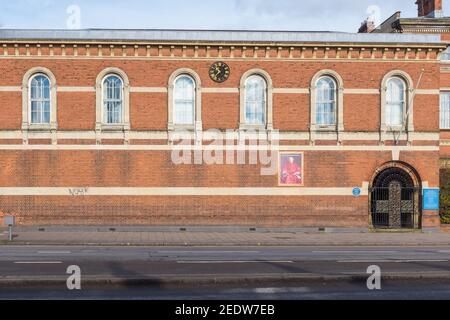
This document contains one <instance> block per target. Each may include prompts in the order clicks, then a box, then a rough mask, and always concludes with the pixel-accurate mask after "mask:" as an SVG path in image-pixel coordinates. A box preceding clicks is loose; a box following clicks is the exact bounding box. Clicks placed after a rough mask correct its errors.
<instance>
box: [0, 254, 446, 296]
mask: <svg viewBox="0 0 450 320" xmlns="http://www.w3.org/2000/svg"><path fill="white" fill-rule="evenodd" d="M71 265H77V266H79V267H80V269H81V273H82V278H81V279H82V290H81V291H69V290H67V287H66V283H65V279H67V277H68V276H69V275H68V274H67V273H66V271H67V267H68V266H71ZM371 265H377V266H379V267H380V269H381V271H382V274H383V275H391V276H393V277H394V278H395V276H403V277H405V276H406V275H412V276H413V279H402V280H399V279H398V280H390V279H386V280H383V283H382V290H375V291H370V290H368V289H367V285H366V280H365V279H366V278H368V277H369V276H370V275H368V274H367V268H368V267H369V266H371ZM292 276H298V279H296V280H295V281H292V280H289V281H286V279H290V277H292ZM318 276H323V277H336V280H333V281H320V280H317V279H316V280H314V281H310V280H308V279H310V278H311V277H316V278H317V277H318ZM346 276H360V277H361V279H359V280H355V279H353V280H340V279H339V277H346ZM259 277H262V278H265V279H266V280H264V281H261V282H258V281H257V280H254V279H258V278H259ZM420 277H424V278H425V279H420ZM53 278H54V279H61V281H59V280H58V281H59V282H56V283H52V284H51V285H50V284H49V285H44V284H40V285H38V286H36V285H35V284H33V285H31V284H29V285H27V284H21V285H17V286H16V285H12V286H11V285H9V286H3V285H0V299H55V298H58V299H86V298H87V299H156V300H160V299H179V300H185V299H186V300H187V299H264V300H272V299H450V247H388V248H381V247H248V248H246V247H238V248H222V247H221V248H215V247H214V248H213V247H201V248H197V247H195V248H192V247H177V248H172V247H170V248H166V247H164V248H160V247H158V248H154V247H61V246H56V247H55V246H0V280H15V279H16V280H22V281H23V280H27V279H32V280H40V279H53ZM175 278H176V279H190V278H194V279H195V278H201V279H210V280H211V279H219V280H220V279H223V278H233V279H235V280H234V282H230V283H226V282H220V281H218V282H217V283H212V282H210V283H208V282H205V283H203V282H199V283H196V282H195V281H194V282H192V281H191V282H186V283H184V284H183V283H178V282H177V283H170V282H166V280H168V279H175ZM251 278H253V280H252V281H246V279H247V280H248V279H251ZM283 278H286V279H284V280H283ZM83 279H91V280H92V279H94V280H95V279H119V280H120V279H122V280H123V279H147V280H152V281H153V282H152V285H151V286H150V285H148V283H146V284H145V285H142V286H137V284H139V283H133V285H131V283H130V284H123V283H122V284H121V285H118V284H114V283H111V284H104V285H101V284H88V285H83ZM155 279H159V280H158V281H159V282H158V281H157V280H155ZM236 279H238V281H236ZM239 279H242V281H239ZM311 279H312V278H311Z"/></svg>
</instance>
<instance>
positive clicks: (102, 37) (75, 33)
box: [0, 29, 441, 44]
mask: <svg viewBox="0 0 450 320" xmlns="http://www.w3.org/2000/svg"><path fill="white" fill-rule="evenodd" d="M1 40H30V41H33V40H34V41H46V40H56V41H58V40H66V41H158V42H163V41H168V42H171V41H180V42H181V41H186V42H243V43H248V42H259V43H296V42H300V43H309V42H311V43H315V42H316V43H324V42H325V43H346V42H352V43H423V44H432V43H440V42H441V38H440V36H439V35H418V34H373V33H371V34H364V33H338V32H298V31H238V30H234V31H224V30H222V31H213V30H114V29H83V30H25V29H15V30H13V29H0V41H1Z"/></svg>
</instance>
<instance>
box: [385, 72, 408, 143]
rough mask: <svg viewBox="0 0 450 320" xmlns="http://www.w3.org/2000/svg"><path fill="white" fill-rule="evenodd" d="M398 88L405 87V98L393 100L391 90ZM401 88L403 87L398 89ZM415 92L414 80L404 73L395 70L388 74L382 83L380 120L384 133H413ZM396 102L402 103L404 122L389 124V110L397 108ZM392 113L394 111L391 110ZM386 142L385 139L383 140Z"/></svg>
mask: <svg viewBox="0 0 450 320" xmlns="http://www.w3.org/2000/svg"><path fill="white" fill-rule="evenodd" d="M394 84H396V86H397V85H398V86H400V85H403V88H402V90H403V97H398V98H399V99H397V98H393V97H390V92H389V91H390V90H391V89H393V88H394V87H395V86H394ZM398 88H401V87H398ZM413 92H414V83H413V80H412V78H411V77H410V76H409V74H407V73H406V72H404V71H401V70H393V71H391V72H389V73H387V74H386V75H385V76H384V77H383V80H382V82H381V118H380V130H381V132H382V133H386V132H393V131H399V132H401V131H403V130H406V132H413V131H414V114H413V111H414V106H413V105H414V103H413V101H412V99H411V98H412V95H413ZM394 100H395V101H397V100H398V104H400V103H401V106H402V110H401V116H402V121H401V122H400V123H389V121H387V119H388V117H387V116H388V115H389V113H390V112H389V111H388V110H387V109H388V108H390V107H391V106H395V105H396V104H397V103H394ZM391 111H392V110H391ZM382 140H385V139H382Z"/></svg>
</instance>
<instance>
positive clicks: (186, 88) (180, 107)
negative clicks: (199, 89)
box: [173, 74, 196, 125]
mask: <svg viewBox="0 0 450 320" xmlns="http://www.w3.org/2000/svg"><path fill="white" fill-rule="evenodd" d="M195 86H196V84H195V80H194V79H193V78H192V77H190V76H188V75H184V74H183V75H181V76H179V77H177V78H176V79H175V83H174V92H173V123H174V124H175V125H194V122H195V95H196V94H195Z"/></svg>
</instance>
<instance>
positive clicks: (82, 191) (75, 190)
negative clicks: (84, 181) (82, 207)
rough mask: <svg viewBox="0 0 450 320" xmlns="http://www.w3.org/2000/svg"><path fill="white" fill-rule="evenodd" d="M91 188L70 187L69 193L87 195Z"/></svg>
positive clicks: (75, 195)
mask: <svg viewBox="0 0 450 320" xmlns="http://www.w3.org/2000/svg"><path fill="white" fill-rule="evenodd" d="M88 191H89V188H70V189H69V193H70V195H71V196H73V197H80V196H85V195H87V193H88Z"/></svg>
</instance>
